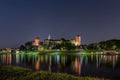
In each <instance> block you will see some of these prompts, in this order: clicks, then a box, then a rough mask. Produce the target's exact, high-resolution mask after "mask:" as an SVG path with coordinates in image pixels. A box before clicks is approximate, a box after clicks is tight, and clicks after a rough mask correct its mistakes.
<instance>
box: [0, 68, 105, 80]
mask: <svg viewBox="0 0 120 80" xmlns="http://www.w3.org/2000/svg"><path fill="white" fill-rule="evenodd" d="M0 80H104V79H99V78H90V77H75V76H72V75H68V74H61V73H51V72H46V71H38V72H34V71H32V70H30V69H25V68H20V67H13V66H0Z"/></svg>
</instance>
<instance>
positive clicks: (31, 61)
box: [0, 53, 120, 80]
mask: <svg viewBox="0 0 120 80" xmlns="http://www.w3.org/2000/svg"><path fill="white" fill-rule="evenodd" d="M0 65H16V66H21V67H26V68H31V69H33V70H35V71H39V70H43V71H49V72H61V73H68V74H72V75H76V76H92V77H102V78H110V79H113V80H120V55H89V56H87V55H80V54H76V53H75V54H69V55H66V54H54V53H51V54H49V55H48V54H46V55H34V54H1V55H0Z"/></svg>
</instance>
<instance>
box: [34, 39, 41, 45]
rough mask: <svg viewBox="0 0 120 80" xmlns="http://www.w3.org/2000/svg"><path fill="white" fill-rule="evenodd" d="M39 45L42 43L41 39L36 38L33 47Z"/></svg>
mask: <svg viewBox="0 0 120 80" xmlns="http://www.w3.org/2000/svg"><path fill="white" fill-rule="evenodd" d="M39 43H40V38H39V37H36V38H35V39H34V42H33V45H34V46H39Z"/></svg>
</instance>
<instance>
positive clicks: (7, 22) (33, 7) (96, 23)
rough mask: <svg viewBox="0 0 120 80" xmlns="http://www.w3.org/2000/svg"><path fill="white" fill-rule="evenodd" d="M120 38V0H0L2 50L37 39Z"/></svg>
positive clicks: (95, 39) (87, 41)
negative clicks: (49, 37)
mask: <svg viewBox="0 0 120 80" xmlns="http://www.w3.org/2000/svg"><path fill="white" fill-rule="evenodd" d="M49 34H50V35H51V37H52V38H55V39H59V38H62V37H64V38H66V39H74V38H75V36H76V35H78V34H79V35H80V36H81V37H82V43H83V44H88V43H93V42H99V41H103V40H109V39H120V0H0V48H4V47H18V46H20V44H24V43H25V42H26V41H31V40H33V39H34V38H35V37H40V39H41V40H44V39H46V38H47V37H48V35H49Z"/></svg>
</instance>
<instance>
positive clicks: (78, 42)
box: [75, 35, 81, 46]
mask: <svg viewBox="0 0 120 80" xmlns="http://www.w3.org/2000/svg"><path fill="white" fill-rule="evenodd" d="M75 45H76V46H79V45H81V37H80V35H77V36H76V38H75Z"/></svg>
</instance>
